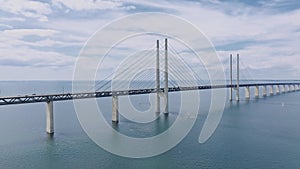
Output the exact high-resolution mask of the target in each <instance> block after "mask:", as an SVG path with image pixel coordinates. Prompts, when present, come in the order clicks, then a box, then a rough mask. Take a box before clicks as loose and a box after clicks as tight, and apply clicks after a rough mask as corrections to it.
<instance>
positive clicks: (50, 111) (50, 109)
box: [46, 101, 54, 134]
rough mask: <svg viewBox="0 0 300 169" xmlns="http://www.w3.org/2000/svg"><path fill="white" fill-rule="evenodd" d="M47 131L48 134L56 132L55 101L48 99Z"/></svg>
mask: <svg viewBox="0 0 300 169" xmlns="http://www.w3.org/2000/svg"><path fill="white" fill-rule="evenodd" d="M46 132H47V133H48V134H53V133H54V121H53V101H48V102H47V105H46Z"/></svg>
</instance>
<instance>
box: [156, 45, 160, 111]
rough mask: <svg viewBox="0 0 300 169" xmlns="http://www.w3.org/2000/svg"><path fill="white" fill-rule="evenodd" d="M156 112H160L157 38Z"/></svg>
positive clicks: (157, 48) (157, 47) (157, 46)
mask: <svg viewBox="0 0 300 169" xmlns="http://www.w3.org/2000/svg"><path fill="white" fill-rule="evenodd" d="M156 50H157V51H156V113H160V96H159V94H160V77H159V74H160V71H159V40H157V41H156Z"/></svg>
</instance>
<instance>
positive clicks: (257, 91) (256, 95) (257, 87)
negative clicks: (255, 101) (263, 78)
mask: <svg viewBox="0 0 300 169" xmlns="http://www.w3.org/2000/svg"><path fill="white" fill-rule="evenodd" d="M258 97H259V86H255V98H258Z"/></svg>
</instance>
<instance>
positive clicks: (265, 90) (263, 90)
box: [262, 86, 267, 97]
mask: <svg viewBox="0 0 300 169" xmlns="http://www.w3.org/2000/svg"><path fill="white" fill-rule="evenodd" d="M262 93H263V97H266V96H267V86H263V88H262Z"/></svg>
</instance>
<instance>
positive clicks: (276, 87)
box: [275, 85, 280, 94]
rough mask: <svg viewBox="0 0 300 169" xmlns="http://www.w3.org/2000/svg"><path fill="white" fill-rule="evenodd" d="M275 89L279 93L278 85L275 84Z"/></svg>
mask: <svg viewBox="0 0 300 169" xmlns="http://www.w3.org/2000/svg"><path fill="white" fill-rule="evenodd" d="M275 90H276V94H279V93H280V91H279V85H275Z"/></svg>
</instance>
